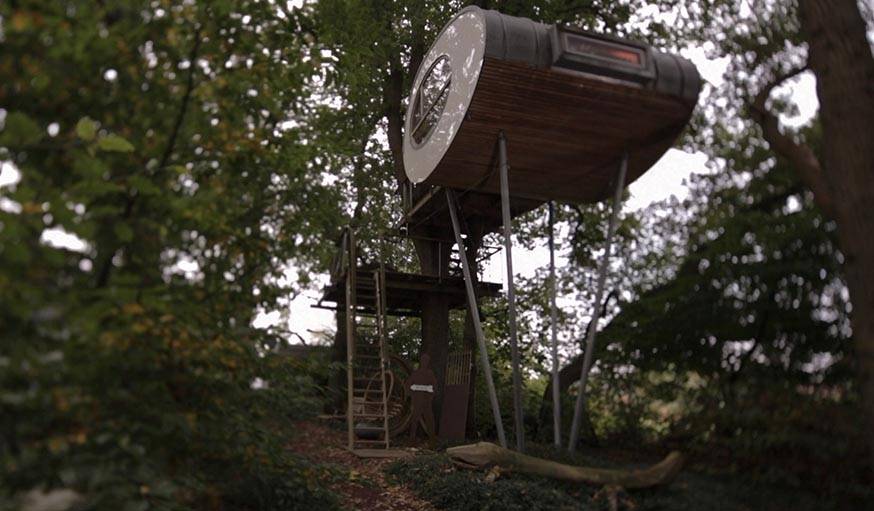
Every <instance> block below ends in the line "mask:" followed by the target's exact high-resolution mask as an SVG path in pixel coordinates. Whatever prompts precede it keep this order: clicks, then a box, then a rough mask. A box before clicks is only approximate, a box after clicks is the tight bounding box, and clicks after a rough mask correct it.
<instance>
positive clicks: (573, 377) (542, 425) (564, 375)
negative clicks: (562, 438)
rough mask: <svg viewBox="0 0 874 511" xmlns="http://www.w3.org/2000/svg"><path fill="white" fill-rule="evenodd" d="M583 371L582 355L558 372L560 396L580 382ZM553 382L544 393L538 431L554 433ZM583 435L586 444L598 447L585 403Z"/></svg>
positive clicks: (550, 382)
mask: <svg viewBox="0 0 874 511" xmlns="http://www.w3.org/2000/svg"><path fill="white" fill-rule="evenodd" d="M582 369H583V355H582V354H580V355H578V356H577V357H576V358H574V359H573V360H572V361H571V363H570V364H568V365H566V366H564V367H562V368H561V371H559V372H558V388H559V394H565V393H566V392H567V390H568V389H569V388H570V386H571V385H573V384H574V382H576V381H579V379H580V372H581V371H582ZM551 424H552V380H551V379H550V381H549V383H547V384H546V389H544V391H543V396H542V397H541V400H540V412H539V414H538V430H540V431H550V432H551V431H552V427H551ZM580 428H581V429H582V434H581V435H580V438H581V439H582V440H583V442H584V443H588V444H591V445H598V435H596V434H595V427H594V426H593V425H592V419H591V417H590V416H589V410H588V408H587V404H586V403H583V421H582V424H581V425H580Z"/></svg>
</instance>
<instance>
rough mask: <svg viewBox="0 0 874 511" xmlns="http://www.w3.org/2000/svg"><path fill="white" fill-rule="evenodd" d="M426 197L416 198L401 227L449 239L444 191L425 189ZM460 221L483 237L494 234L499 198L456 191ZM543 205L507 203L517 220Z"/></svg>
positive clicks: (514, 200) (532, 201) (537, 202)
mask: <svg viewBox="0 0 874 511" xmlns="http://www.w3.org/2000/svg"><path fill="white" fill-rule="evenodd" d="M425 188H426V189H427V191H426V192H425V193H422V194H419V195H417V196H416V199H415V200H414V201H413V206H412V207H411V208H410V209H409V210H408V211H406V212H405V213H404V217H403V219H402V220H401V226H404V227H406V228H407V229H410V230H411V231H412V232H416V231H422V230H424V231H426V232H429V233H442V234H443V235H445V236H446V237H447V238H451V236H452V234H451V232H452V231H451V229H452V226H451V223H450V218H449V209H448V206H447V202H446V193H445V188H443V187H440V186H434V187H425ZM456 196H457V198H458V205H459V208H460V209H461V211H460V212H459V214H460V216H461V218H463V219H464V222H465V223H466V224H467V225H468V226H470V227H474V226H475V227H476V228H478V230H480V232H481V233H482V234H485V233H489V232H494V231H496V230H498V228H499V227H500V226H501V225H502V222H503V221H502V218H501V196H500V195H495V194H491V193H482V192H476V191H467V192H464V191H456ZM541 204H543V201H541V200H538V199H525V198H516V197H513V198H511V199H510V215H511V216H512V217H514V218H515V217H517V216H519V215H521V214H524V213H527V212H529V211H531V210H533V209H536V208H537V207H538V206H540V205H541Z"/></svg>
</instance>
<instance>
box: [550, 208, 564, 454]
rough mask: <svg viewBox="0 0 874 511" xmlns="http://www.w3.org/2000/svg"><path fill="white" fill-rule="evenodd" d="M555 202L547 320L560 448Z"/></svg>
mask: <svg viewBox="0 0 874 511" xmlns="http://www.w3.org/2000/svg"><path fill="white" fill-rule="evenodd" d="M554 227H555V203H553V202H552V201H550V202H549V322H550V337H551V339H550V340H551V341H552V342H551V344H552V438H553V443H555V447H556V448H561V392H560V390H559V381H558V372H559V370H560V369H561V368H560V367H559V364H558V307H556V305H555V295H556V293H557V292H558V284H557V282H556V280H555V235H554V233H553V230H554Z"/></svg>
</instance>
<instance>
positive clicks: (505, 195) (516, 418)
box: [498, 131, 525, 452]
mask: <svg viewBox="0 0 874 511" xmlns="http://www.w3.org/2000/svg"><path fill="white" fill-rule="evenodd" d="M498 166H499V167H500V174H501V215H502V216H503V220H504V253H505V254H506V256H507V305H508V316H509V318H508V319H509V327H510V354H511V358H512V363H513V426H514V428H515V431H516V450H517V451H519V452H524V451H525V420H524V418H523V410H522V375H521V371H520V369H519V343H518V337H517V332H516V289H515V287H514V286H513V238H512V234H513V225H512V217H511V216H510V176H509V174H510V167H509V165H507V138H506V137H505V136H504V132H503V131H502V132H500V133H499V134H498Z"/></svg>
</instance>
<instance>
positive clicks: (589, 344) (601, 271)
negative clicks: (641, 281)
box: [568, 151, 628, 452]
mask: <svg viewBox="0 0 874 511" xmlns="http://www.w3.org/2000/svg"><path fill="white" fill-rule="evenodd" d="M627 172H628V152H627V151H626V152H625V153H623V154H622V160H621V161H620V163H619V175H618V176H617V178H616V190H615V193H614V195H613V212H612V213H611V215H610V224H609V225H608V227H607V242H606V246H605V247H604V255H603V257H602V258H601V264H600V267H599V268H598V284H597V287H596V288H595V301H594V304H595V306H594V310H593V311H592V328H590V329H589V335H588V338H587V339H586V352H585V353H584V354H583V368H582V370H581V371H580V389H579V392H578V393H577V401H576V403H575V405H574V421H573V423H572V424H571V433H570V440H568V452H574V451H575V450H576V448H577V442H578V441H579V439H580V421H581V420H582V415H583V403H584V402H585V394H586V382H587V380H588V379H589V370H590V369H591V368H592V357H593V355H594V352H595V334H596V333H597V332H598V320H599V319H600V315H601V314H600V313H601V306H600V303H601V300H602V299H603V296H604V284H605V282H606V280H607V266H608V265H609V263H610V249H611V248H612V247H613V235H614V234H615V233H616V221H617V220H618V218H619V209H620V208H621V206H622V191H623V190H624V187H625V174H626V173H627Z"/></svg>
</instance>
